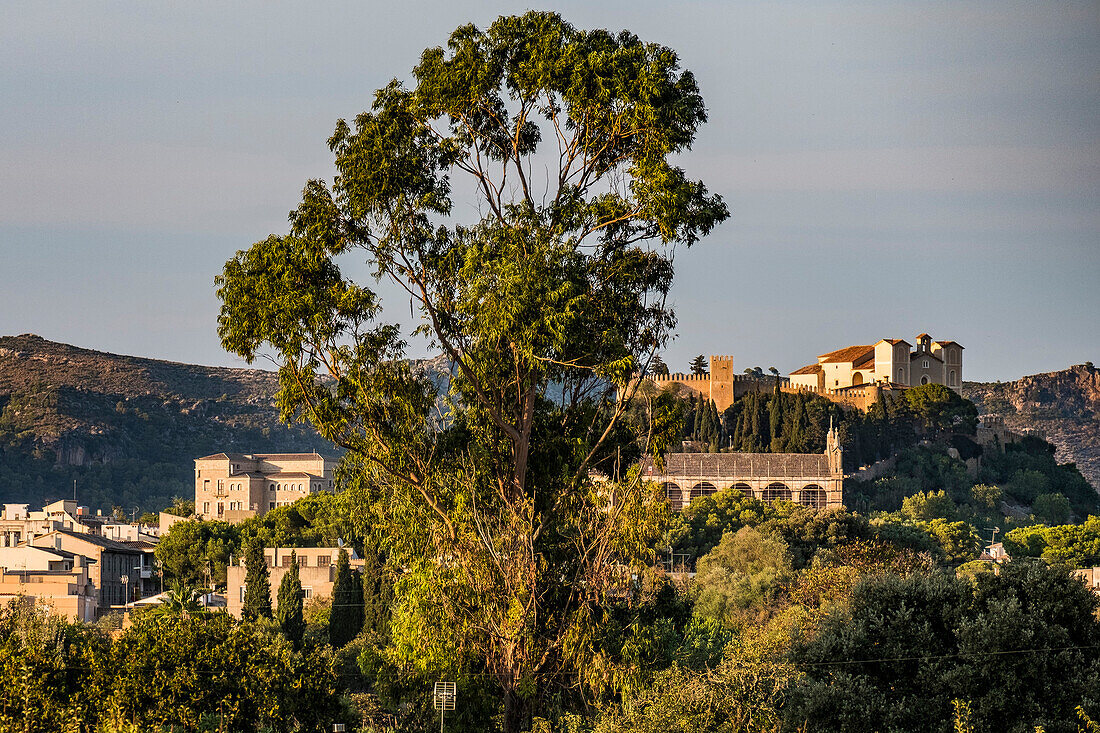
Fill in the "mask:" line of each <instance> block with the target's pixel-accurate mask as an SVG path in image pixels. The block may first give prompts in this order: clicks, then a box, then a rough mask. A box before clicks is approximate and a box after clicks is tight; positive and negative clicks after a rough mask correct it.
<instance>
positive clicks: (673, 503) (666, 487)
mask: <svg viewBox="0 0 1100 733" xmlns="http://www.w3.org/2000/svg"><path fill="white" fill-rule="evenodd" d="M661 491H663V492H664V495H665V499H667V500H668V503H669V506H670V507H671V509H672V511H674V512H678V511H680V510H681V509H683V508H684V493H683V492H682V491H681V490H680V487H679V485H677V484H674V483H672V482H671V481H665V482H664V483H663V484H661Z"/></svg>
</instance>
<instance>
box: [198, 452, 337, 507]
mask: <svg viewBox="0 0 1100 733" xmlns="http://www.w3.org/2000/svg"><path fill="white" fill-rule="evenodd" d="M335 468H336V461H335V460H333V459H331V458H325V457H324V456H321V455H320V454H318V453H256V454H245V453H216V454H214V455H211V456H204V457H202V458H196V459H195V514H196V516H198V518H199V519H220V520H223V521H227V522H231V523H237V522H242V521H244V520H245V519H248V518H249V517H255V516H261V515H263V514H265V513H267V512H268V511H270V510H272V509H274V508H275V507H277V506H284V505H286V504H291V503H293V502H295V501H297V500H298V499H301V498H302V497H303V496H308V495H310V494H312V493H315V492H318V491H332V488H333V470H334V469H335Z"/></svg>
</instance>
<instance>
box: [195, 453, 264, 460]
mask: <svg viewBox="0 0 1100 733" xmlns="http://www.w3.org/2000/svg"><path fill="white" fill-rule="evenodd" d="M195 460H196V461H251V460H252V457H251V456H246V455H245V454H244V453H215V454H214V455H212V456H203V457H202V458H196V459H195Z"/></svg>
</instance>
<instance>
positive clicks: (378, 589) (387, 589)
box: [362, 550, 393, 636]
mask: <svg viewBox="0 0 1100 733" xmlns="http://www.w3.org/2000/svg"><path fill="white" fill-rule="evenodd" d="M365 554H366V558H365V562H364V563H363V577H362V585H363V628H364V629H366V630H368V631H373V632H375V633H377V634H381V635H382V636H387V635H388V634H389V630H390V604H391V603H392V602H393V585H392V584H391V583H390V582H389V578H388V577H387V576H386V572H385V566H384V564H383V561H382V558H381V557H379V556H378V555H377V554H376V553H372V552H370V551H369V550H368V551H367V552H366V553H365Z"/></svg>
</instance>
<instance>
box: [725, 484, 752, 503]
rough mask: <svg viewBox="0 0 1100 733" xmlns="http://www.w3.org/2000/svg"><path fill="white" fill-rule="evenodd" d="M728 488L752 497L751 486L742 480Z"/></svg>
mask: <svg viewBox="0 0 1100 733" xmlns="http://www.w3.org/2000/svg"><path fill="white" fill-rule="evenodd" d="M730 488H731V489H735V490H736V491H740V492H741V493H742V494H744V495H745V496H747V497H749V498H750V499H751V498H752V487H751V486H749V485H748V484H746V483H745V482H744V481H738V482H737V483H735V484H734V485H733V486H731V487H730Z"/></svg>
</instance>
